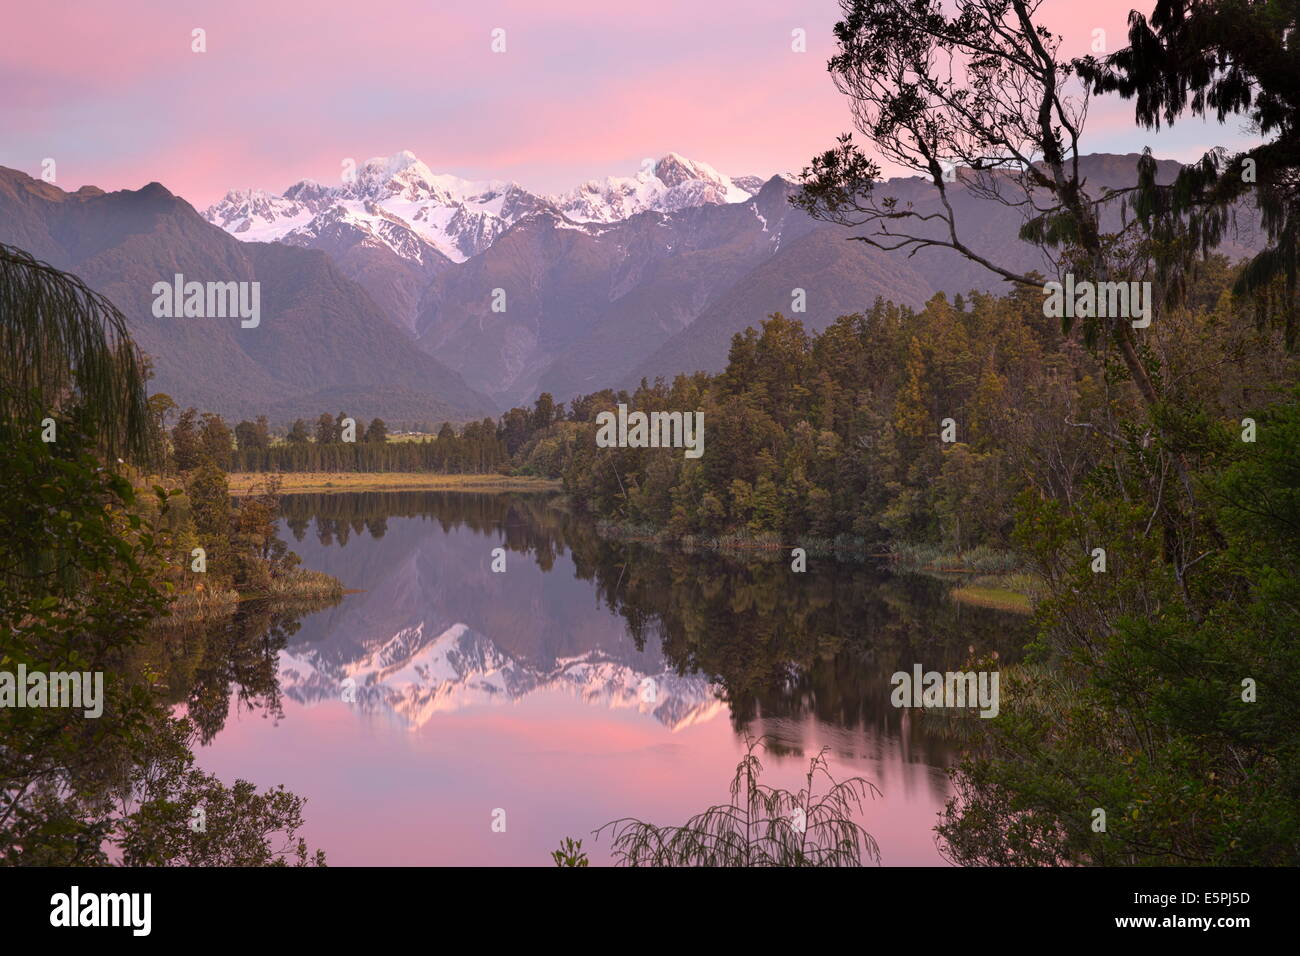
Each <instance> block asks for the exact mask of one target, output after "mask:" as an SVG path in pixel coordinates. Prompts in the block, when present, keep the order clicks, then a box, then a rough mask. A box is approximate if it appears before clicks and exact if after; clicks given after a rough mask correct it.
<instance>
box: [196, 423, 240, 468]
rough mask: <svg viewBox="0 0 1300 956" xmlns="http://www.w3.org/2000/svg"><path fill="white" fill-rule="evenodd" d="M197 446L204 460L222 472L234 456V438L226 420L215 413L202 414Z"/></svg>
mask: <svg viewBox="0 0 1300 956" xmlns="http://www.w3.org/2000/svg"><path fill="white" fill-rule="evenodd" d="M199 446H200V449H201V454H202V455H203V457H204V458H206V459H207V460H209V461H211V462H212V463H213V464H214V465H216V466H217V467H218V468H220V469H222V470H223V471H224V470H225V469H227V468H229V467H230V463H231V461H232V460H233V459H234V454H235V436H234V434H233V433H232V432H231V431H230V426H229V425H227V424H226V420H225V419H224V418H222V417H221V416H220V415H218V414H216V413H215V412H204V413H203V418H202V422H201V425H200V428H199Z"/></svg>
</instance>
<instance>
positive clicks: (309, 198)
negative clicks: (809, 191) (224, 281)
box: [203, 150, 762, 262]
mask: <svg viewBox="0 0 1300 956" xmlns="http://www.w3.org/2000/svg"><path fill="white" fill-rule="evenodd" d="M761 185H762V182H761V180H759V179H758V178H757V177H753V176H746V177H740V178H739V179H735V180H733V179H731V178H729V177H727V176H724V175H723V174H722V173H719V172H718V171H717V170H716V169H714V168H713V167H712V166H709V165H708V164H707V163H701V162H697V161H694V160H690V159H686V158H685V157H683V156H679V155H677V154H676V153H669V154H668V155H667V156H664V157H663V158H662V159H660V160H659V161H658V162H655V161H653V160H646V161H645V162H644V163H643V164H642V166H641V169H640V170H639V171H638V172H637V173H636V175H634V176H624V177H619V176H610V177H608V178H606V179H604V180H591V181H590V182H587V183H584V184H583V185H581V186H579V187H577V188H576V189H573V190H570V191H569V192H566V193H562V194H560V195H557V196H543V195H539V194H536V193H532V192H529V191H528V190H526V189H524V188H523V187H522V186H519V185H518V184H517V183H513V182H505V181H500V180H487V181H473V180H466V179H461V178H459V177H457V176H451V175H446V174H437V173H434V172H433V171H432V170H430V169H429V167H428V166H426V165H425V164H424V163H423V162H421V161H420V160H419V159H417V158H416V156H415V154H414V153H411V152H410V151H409V150H404V151H402V152H400V153H397V154H396V155H394V156H390V157H387V158H384V157H379V158H376V159H371V160H369V161H368V162H366V163H364V164H363V165H362V166H360V167H359V168H357V169H356V171H355V176H354V177H353V178H352V181H350V182H344V183H342V184H341V185H338V186H325V185H322V184H321V183H317V182H314V181H312V180H302V181H301V182H299V183H296V184H294V185H293V186H291V187H289V188H288V189H287V190H285V192H284V194H283V195H281V196H276V195H274V194H272V193H268V192H265V191H263V190H260V189H250V190H232V191H231V192H229V193H227V194H226V196H225V198H223V199H222V200H221V201H220V202H217V203H214V204H213V205H212V206H210V207H209V208H208V209H207V210H205V211H204V213H203V215H204V218H206V219H207V220H208V221H209V222H211V223H214V224H215V225H217V226H220V227H221V228H222V229H224V230H226V231H227V232H229V233H230V234H231V235H233V236H235V237H236V238H238V239H242V240H245V241H248V242H276V241H279V242H286V243H289V244H292V245H309V246H310V245H313V244H315V242H316V241H317V240H318V239H319V238H320V237H321V236H322V235H324V234H325V233H326V232H327V231H330V230H332V231H333V232H334V233H335V234H336V235H337V233H338V232H339V230H340V229H344V228H348V229H351V230H355V239H356V240H357V241H366V242H374V243H381V244H383V245H386V246H388V247H389V248H390V249H392V250H393V252H395V253H397V255H399V256H401V257H402V258H405V259H411V260H414V261H424V259H422V258H421V257H422V256H423V255H425V253H424V250H423V245H424V244H427V245H428V246H430V247H432V248H433V249H434V250H436V251H437V252H439V253H441V254H442V255H445V256H447V257H448V258H449V259H451V260H453V261H455V262H464V261H465V260H466V259H468V258H470V257H471V256H474V255H477V254H478V253H480V252H482V251H483V250H484V249H486V248H488V247H489V246H490V245H492V243H493V242H495V241H496V239H497V237H498V236H500V235H501V234H502V233H503V232H505V231H506V230H507V229H509V228H510V227H511V226H512V225H514V224H515V223H516V222H518V221H519V220H520V219H523V218H525V217H527V216H532V215H536V214H539V213H550V214H552V215H554V216H556V218H557V219H559V220H561V221H563V222H565V223H566V224H569V227H570V228H579V229H581V228H584V226H583V224H586V223H592V224H600V223H610V222H617V221H620V220H623V219H627V218H628V217H629V216H633V215H636V214H637V213H640V212H646V211H651V210H654V211H658V212H676V211H678V210H681V209H686V208H690V207H692V206H700V205H705V204H708V203H734V202H745V201H747V200H749V199H750V198H751V196H752V195H753V194H754V193H755V192H757V190H758V189H759V188H760V187H761Z"/></svg>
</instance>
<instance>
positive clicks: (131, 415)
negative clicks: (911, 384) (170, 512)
mask: <svg viewBox="0 0 1300 956" xmlns="http://www.w3.org/2000/svg"><path fill="white" fill-rule="evenodd" d="M147 379H148V373H147V367H146V363H145V360H144V357H143V356H142V355H141V354H140V350H139V349H138V348H137V347H136V345H135V343H134V342H133V341H132V340H131V337H130V335H129V334H128V333H127V327H126V317H125V316H123V315H122V313H121V312H119V311H118V309H117V307H116V306H114V305H113V303H111V302H110V301H109V300H108V299H106V298H105V297H104V296H102V295H100V294H99V293H98V292H95V291H93V290H91V289H90V288H88V287H87V286H86V285H85V283H83V282H82V281H81V280H80V279H78V278H77V277H76V276H73V275H70V274H69V273H66V272H61V271H60V270H58V269H55V268H54V267H52V266H50V265H47V264H46V263H44V262H40V261H38V260H36V259H34V258H32V256H30V255H28V254H27V253H26V252H24V251H22V250H21V249H15V248H14V247H12V246H6V245H0V420H3V421H15V422H24V423H26V424H27V425H28V427H30V428H32V429H36V428H39V423H40V422H41V420H42V419H44V418H46V417H47V416H49V415H50V414H51V413H55V412H59V411H63V412H65V413H68V412H71V411H72V410H73V409H75V413H76V414H75V416H70V417H76V418H77V419H78V420H79V421H80V423H81V426H82V428H83V429H84V431H85V433H86V434H89V435H93V436H95V438H96V440H97V441H98V442H99V443H100V444H101V446H102V447H103V449H104V451H105V453H106V455H107V456H108V457H109V458H110V459H113V458H116V457H118V456H125V457H127V458H139V459H147V458H149V457H150V456H152V455H153V454H155V452H156V451H157V445H156V438H157V433H156V432H155V430H154V422H155V416H154V414H153V412H152V410H151V409H150V407H149V402H148V399H147V396H146V392H145V385H146V382H147Z"/></svg>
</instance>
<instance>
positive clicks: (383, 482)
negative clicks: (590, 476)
mask: <svg viewBox="0 0 1300 956" xmlns="http://www.w3.org/2000/svg"><path fill="white" fill-rule="evenodd" d="M267 477H268V476H267V474H264V473H261V472H236V473H234V474H232V475H231V476H230V493H231V494H232V495H247V494H252V493H254V491H255V488H256V486H258V485H260V484H261V483H262V482H264V481H265V480H266V478H267ZM280 477H281V478H283V479H284V481H283V483H282V484H281V486H280V491H281V492H285V493H289V492H295V491H316V492H321V491H324V492H331V491H559V490H560V487H561V485H560V482H558V481H555V480H552V479H550V478H530V477H522V476H520V477H516V476H513V475H439V474H434V473H433V472H396V471H384V472H355V471H346V472H323V471H295V472H285V473H283V474H282V475H281V476H280Z"/></svg>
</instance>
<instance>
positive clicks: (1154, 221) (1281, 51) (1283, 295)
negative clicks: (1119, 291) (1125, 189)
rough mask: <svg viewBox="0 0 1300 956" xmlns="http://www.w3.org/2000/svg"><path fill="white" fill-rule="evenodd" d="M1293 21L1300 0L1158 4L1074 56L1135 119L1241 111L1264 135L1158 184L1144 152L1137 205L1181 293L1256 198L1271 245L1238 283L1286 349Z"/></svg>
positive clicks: (1297, 146) (1291, 257)
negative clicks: (1095, 50) (1111, 41)
mask: <svg viewBox="0 0 1300 956" xmlns="http://www.w3.org/2000/svg"><path fill="white" fill-rule="evenodd" d="M1298 28H1300V0H1157V2H1156V5H1155V10H1154V11H1153V12H1152V14H1151V18H1150V20H1148V19H1147V18H1146V17H1145V16H1143V15H1142V14H1141V13H1140V12H1138V11H1136V10H1135V11H1133V12H1132V13H1131V14H1130V16H1129V45H1128V47H1126V48H1124V49H1122V50H1119V51H1117V52H1115V53H1113V54H1111V55H1110V56H1108V57H1105V58H1103V59H1101V60H1100V61H1099V60H1096V59H1094V58H1092V57H1088V58H1086V59H1084V60H1082V61H1081V62H1080V64H1079V68H1080V73H1081V74H1082V75H1083V76H1084V78H1085V79H1087V80H1088V81H1089V82H1090V83H1091V84H1092V86H1093V89H1094V90H1095V91H1096V92H1099V93H1105V92H1116V93H1119V95H1121V96H1123V97H1125V98H1127V99H1133V100H1134V101H1135V108H1136V115H1137V121H1138V122H1139V123H1140V124H1142V125H1143V126H1146V127H1148V128H1159V127H1160V125H1161V123H1162V122H1163V123H1165V124H1167V125H1173V124H1174V123H1175V122H1176V121H1177V120H1178V119H1179V118H1181V117H1182V116H1183V115H1184V114H1190V115H1191V116H1196V117H1206V116H1209V115H1211V114H1212V115H1214V116H1215V117H1216V118H1217V119H1218V121H1219V122H1220V123H1223V122H1225V121H1226V120H1227V119H1228V118H1229V117H1230V116H1238V115H1245V116H1246V117H1247V118H1248V119H1249V121H1250V125H1251V126H1252V127H1253V128H1254V130H1256V131H1257V132H1258V133H1259V134H1260V135H1261V136H1263V137H1266V141H1265V142H1262V143H1260V144H1259V145H1257V146H1254V147H1252V148H1250V149H1248V150H1243V151H1241V152H1238V153H1236V154H1234V155H1229V154H1228V153H1227V151H1226V150H1214V151H1212V152H1211V153H1209V154H1207V155H1206V157H1205V158H1204V159H1203V160H1202V161H1201V162H1200V163H1196V164H1193V165H1190V166H1187V167H1184V168H1183V169H1182V171H1181V172H1180V173H1179V175H1178V177H1177V178H1176V180H1175V181H1174V182H1173V183H1172V184H1169V185H1159V184H1157V183H1156V181H1155V163H1154V161H1153V160H1152V159H1151V158H1150V156H1149V155H1148V156H1147V157H1146V158H1145V160H1144V163H1143V167H1142V172H1143V176H1142V180H1141V191H1140V194H1139V196H1138V197H1137V201H1136V202H1135V203H1134V208H1135V210H1136V212H1137V213H1138V215H1139V216H1140V217H1141V221H1142V222H1143V224H1144V225H1145V226H1146V228H1147V229H1148V231H1149V232H1151V233H1152V234H1153V235H1155V236H1156V237H1157V238H1158V239H1160V240H1162V245H1163V247H1164V248H1167V249H1168V250H1169V252H1170V254H1169V255H1166V256H1164V257H1162V259H1160V260H1158V264H1159V265H1160V266H1161V267H1162V272H1163V274H1165V275H1166V276H1168V277H1169V281H1168V282H1167V285H1168V286H1169V287H1170V288H1171V289H1173V290H1175V291H1177V292H1180V293H1181V292H1183V291H1184V289H1185V287H1184V286H1183V285H1182V284H1181V283H1180V282H1177V281H1175V278H1176V277H1178V276H1182V275H1185V274H1186V273H1187V272H1188V271H1189V266H1191V265H1192V263H1193V260H1194V259H1195V258H1196V257H1197V256H1199V255H1203V254H1204V253H1205V252H1207V251H1208V250H1209V249H1212V248H1213V247H1215V246H1217V245H1218V244H1219V243H1220V242H1221V241H1222V240H1223V239H1224V238H1226V235H1227V230H1228V228H1229V226H1230V225H1231V221H1232V211H1233V208H1234V205H1235V204H1238V203H1241V202H1243V201H1247V202H1253V203H1254V204H1255V205H1256V206H1257V207H1258V209H1259V211H1260V213H1261V221H1262V222H1263V225H1264V229H1265V231H1266V232H1267V234H1268V238H1269V243H1268V245H1267V247H1266V248H1265V249H1263V250H1261V251H1260V252H1259V253H1257V254H1256V255H1255V256H1254V257H1253V259H1252V260H1251V262H1250V265H1249V267H1248V268H1247V269H1245V270H1244V271H1243V272H1242V273H1241V275H1240V277H1239V278H1238V280H1237V282H1236V286H1235V289H1234V291H1235V292H1237V293H1238V294H1244V295H1249V296H1252V297H1253V298H1255V300H1256V305H1257V308H1258V311H1259V313H1260V314H1261V317H1264V316H1266V315H1267V314H1268V313H1270V312H1271V313H1273V315H1274V316H1275V317H1277V318H1280V319H1281V320H1282V323H1283V326H1284V328H1285V333H1286V343H1287V345H1288V346H1294V345H1295V344H1296V342H1297V334H1298V330H1300V325H1298V323H1297V319H1296V315H1297V295H1298V294H1300V125H1298V124H1297V111H1298V110H1300V83H1297V82H1296V77H1297V75H1300V44H1297V43H1296V42H1294V38H1295V32H1296V30H1297V29H1298ZM1180 237H1181V239H1182V241H1178V240H1179V239H1180ZM1275 293H1280V294H1275Z"/></svg>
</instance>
